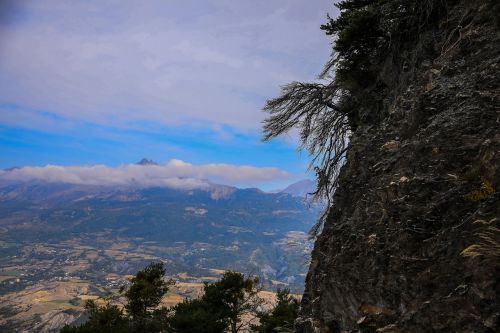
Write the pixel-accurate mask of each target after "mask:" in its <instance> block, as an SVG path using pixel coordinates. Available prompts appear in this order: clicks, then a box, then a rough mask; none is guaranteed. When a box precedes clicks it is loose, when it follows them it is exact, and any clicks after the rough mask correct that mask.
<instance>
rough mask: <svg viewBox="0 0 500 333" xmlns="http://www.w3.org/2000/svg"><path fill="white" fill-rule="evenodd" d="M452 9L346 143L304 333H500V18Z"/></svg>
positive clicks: (425, 35) (495, 13)
mask: <svg viewBox="0 0 500 333" xmlns="http://www.w3.org/2000/svg"><path fill="white" fill-rule="evenodd" d="M446 3H447V6H448V8H447V13H446V15H444V16H442V17H440V18H439V20H440V21H439V22H438V24H436V25H435V26H434V27H431V28H429V29H427V30H426V31H423V32H422V33H421V35H420V36H419V38H417V41H416V42H415V45H413V48H411V49H409V50H401V53H400V54H393V56H395V57H400V58H402V57H403V56H407V57H409V56H410V55H411V54H413V55H414V56H415V55H416V56H415V58H417V59H418V60H417V61H416V62H415V63H414V64H411V66H409V65H405V64H403V70H402V71H401V72H399V73H398V75H399V77H398V78H396V79H394V80H393V82H392V85H391V83H389V84H388V86H389V90H390V91H391V95H392V96H388V98H387V100H386V101H385V105H386V106H387V110H388V112H387V115H386V116H385V117H384V118H383V119H382V120H381V121H380V122H370V123H365V124H362V123H360V124H359V125H358V127H357V128H356V129H355V131H354V132H353V134H352V137H351V140H350V143H349V149H348V152H347V162H346V164H345V165H344V167H343V169H342V171H341V173H340V177H339V185H338V188H337V191H336V193H335V196H334V201H333V206H332V208H331V209H330V211H329V215H328V218H327V221H326V223H325V225H324V229H323V231H322V233H321V235H320V236H319V237H318V239H317V241H316V244H315V248H314V250H313V255H312V262H311V265H310V268H309V273H308V276H307V280H306V290H305V293H304V297H303V301H302V307H301V314H300V317H299V319H298V320H297V322H296V331H297V332H302V333H305V332H498V331H499V330H500V304H499V300H498V291H499V286H500V285H499V279H498V277H499V276H500V275H499V257H500V248H499V243H500V233H499V223H500V214H499V213H500V200H499V198H500V194H499V193H498V180H499V179H500V173H499V170H500V157H499V156H500V155H499V150H500V131H499V129H500V100H499V95H500V90H499V89H500V84H499V83H500V64H499V61H500V48H499V45H500V34H499V22H498V17H499V15H500V14H499V7H500V5H499V3H498V2H497V1H483V0H478V1H468V0H467V1H466V0H463V1H447V2H446ZM405 66H406V67H405ZM386 74H387V73H386Z"/></svg>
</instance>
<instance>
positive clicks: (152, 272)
mask: <svg viewBox="0 0 500 333" xmlns="http://www.w3.org/2000/svg"><path fill="white" fill-rule="evenodd" d="M164 277H165V268H164V266H163V263H155V264H150V265H149V266H147V267H146V268H145V269H144V270H142V271H139V272H138V273H137V274H136V275H135V277H133V278H132V279H131V280H130V282H131V285H130V287H129V288H128V289H127V290H126V291H125V297H126V298H127V301H128V302H127V305H126V306H125V309H126V310H127V312H128V314H129V315H130V316H131V317H133V318H144V317H147V316H149V315H150V313H151V311H152V309H154V308H156V307H157V306H158V305H159V304H160V302H161V299H162V298H163V296H164V295H165V294H166V293H167V292H168V288H169V286H170V285H171V284H172V282H170V281H165V279H164Z"/></svg>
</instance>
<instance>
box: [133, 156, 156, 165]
mask: <svg viewBox="0 0 500 333" xmlns="http://www.w3.org/2000/svg"><path fill="white" fill-rule="evenodd" d="M136 164H137V165H158V163H156V162H155V161H153V160H150V159H147V158H143V159H142V160H140V161H139V162H137V163H136Z"/></svg>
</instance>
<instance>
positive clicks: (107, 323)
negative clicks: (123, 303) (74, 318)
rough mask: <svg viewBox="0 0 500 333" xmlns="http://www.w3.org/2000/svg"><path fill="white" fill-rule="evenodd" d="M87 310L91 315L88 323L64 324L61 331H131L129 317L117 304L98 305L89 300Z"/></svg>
mask: <svg viewBox="0 0 500 333" xmlns="http://www.w3.org/2000/svg"><path fill="white" fill-rule="evenodd" d="M85 310H86V312H87V314H88V316H89V319H88V321H87V322H86V323H84V324H82V325H80V326H76V327H71V326H68V325H66V326H64V327H63V328H62V329H61V331H60V332H61V333H101V332H109V333H126V332H130V331H129V323H128V319H127V318H126V317H125V316H124V314H123V311H122V310H120V309H119V308H118V307H117V306H116V305H109V304H108V305H106V306H98V305H97V304H96V303H95V302H94V301H91V300H89V301H87V303H86V304H85Z"/></svg>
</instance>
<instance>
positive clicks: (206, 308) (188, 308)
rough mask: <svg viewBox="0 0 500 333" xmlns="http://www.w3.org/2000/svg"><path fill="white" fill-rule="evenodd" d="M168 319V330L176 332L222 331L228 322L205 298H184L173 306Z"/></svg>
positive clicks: (204, 332)
mask: <svg viewBox="0 0 500 333" xmlns="http://www.w3.org/2000/svg"><path fill="white" fill-rule="evenodd" d="M173 311H174V314H173V315H172V316H171V318H170V319H169V325H170V326H169V332H172V333H174V332H176V333H223V332H225V331H226V328H227V327H228V325H229V323H228V321H227V319H226V318H224V316H222V315H221V313H220V312H219V311H216V308H214V307H212V306H211V305H210V304H208V303H207V302H206V301H205V300H202V299H193V300H187V299H186V300H184V301H183V302H182V303H179V304H177V305H176V306H174V308H173Z"/></svg>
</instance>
